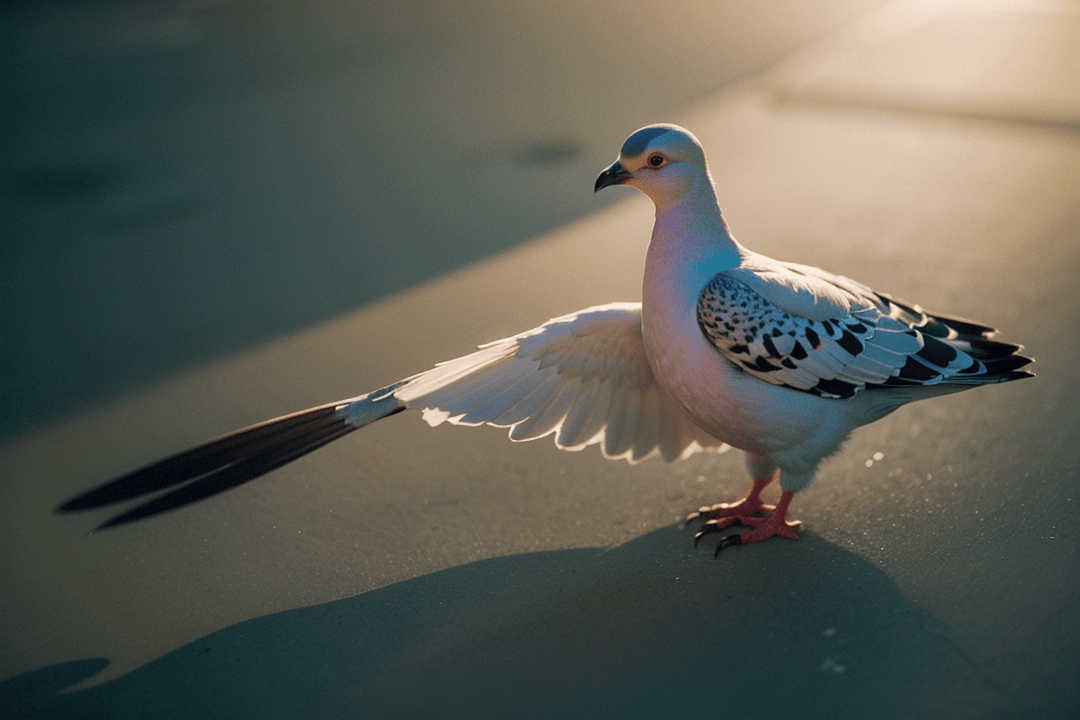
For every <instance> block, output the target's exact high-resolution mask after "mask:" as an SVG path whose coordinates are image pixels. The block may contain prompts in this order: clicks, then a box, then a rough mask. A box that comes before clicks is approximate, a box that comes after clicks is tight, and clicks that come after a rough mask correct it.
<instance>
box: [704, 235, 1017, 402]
mask: <svg viewBox="0 0 1080 720" xmlns="http://www.w3.org/2000/svg"><path fill="white" fill-rule="evenodd" d="M826 288H827V290H826ZM698 324H699V325H700V326H701V329H702V331H703V332H704V333H705V336H706V337H707V338H708V339H709V341H710V342H711V343H712V344H713V345H714V346H715V347H716V348H717V349H718V350H719V351H720V352H721V353H722V354H723V355H724V356H725V357H727V358H728V359H729V360H731V361H732V362H733V363H735V364H736V365H737V366H738V367H740V368H742V369H744V370H745V371H746V372H748V373H750V374H752V375H754V376H755V377H758V378H760V379H762V380H765V381H768V382H770V383H773V384H776V385H785V386H788V387H792V388H795V389H797V390H802V391H805V392H809V393H813V394H815V395H821V396H824V397H834V398H847V397H851V396H853V395H854V394H855V393H856V392H858V391H860V390H864V389H868V388H869V389H877V388H888V387H895V386H910V385H938V384H943V385H957V384H963V385H976V384H984V383H993V382H1004V381H1006V380H1013V379H1016V378H1018V377H1026V376H1027V375H1029V374H1030V373H1027V372H1026V371H1020V370H1018V368H1021V367H1023V366H1024V365H1026V364H1028V363H1029V362H1030V359H1028V358H1025V357H1024V356H1022V355H1018V354H1016V353H1018V352H1019V350H1020V349H1021V348H1020V346H1017V345H1012V344H1010V343H1001V342H997V341H994V340H991V339H990V338H991V336H992V335H993V333H994V330H993V329H992V328H990V327H988V326H986V325H981V324H979V323H974V322H971V321H969V320H962V319H958V318H948V317H945V316H937V315H930V314H927V313H926V312H924V311H923V310H922V309H921V308H919V306H917V305H907V304H904V303H901V302H899V301H896V300H893V299H892V298H890V297H888V296H886V295H880V294H877V293H874V292H873V291H872V290H870V289H869V288H867V287H866V286H864V285H860V284H859V283H856V282H854V281H853V280H848V279H847V278H842V277H839V276H835V275H829V274H828V273H826V272H825V271H823V270H818V269H816V268H809V267H807V266H802V265H792V264H787V263H776V262H774V261H768V262H766V259H761V258H759V257H756V256H755V258H753V262H752V263H750V265H749V266H744V267H740V268H737V269H736V270H733V271H727V272H721V273H719V274H717V275H716V276H715V277H714V278H713V279H712V280H711V281H710V282H709V283H708V284H707V285H706V286H705V288H704V289H703V290H702V291H701V294H700V296H699V297H698Z"/></svg>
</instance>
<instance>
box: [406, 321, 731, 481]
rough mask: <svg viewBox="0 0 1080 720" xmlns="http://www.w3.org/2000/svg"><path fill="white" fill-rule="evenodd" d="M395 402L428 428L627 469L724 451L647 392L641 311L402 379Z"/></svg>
mask: <svg viewBox="0 0 1080 720" xmlns="http://www.w3.org/2000/svg"><path fill="white" fill-rule="evenodd" d="M394 394H395V396H396V397H397V398H398V399H399V400H401V401H402V402H404V403H405V405H406V407H409V408H423V412H424V419H425V420H427V422H428V423H429V424H431V425H438V424H440V423H442V422H450V423H453V424H455V425H480V424H485V423H486V424H488V425H495V426H497V427H509V428H510V438H511V439H512V440H519V441H520V440H533V439H535V438H540V437H544V436H546V435H550V434H552V433H554V434H555V443H556V445H558V446H559V447H560V448H563V449H566V450H579V449H581V448H584V447H586V446H588V445H593V444H600V445H601V449H602V450H603V453H604V455H605V456H607V457H611V458H625V459H627V460H630V461H631V462H636V461H638V460H642V459H644V458H646V457H649V456H650V455H652V454H654V453H656V452H659V453H660V454H661V455H662V456H663V458H664V459H665V460H669V461H671V460H676V459H679V458H682V457H686V456H687V455H690V454H692V453H694V452H697V451H699V450H702V449H705V448H712V449H721V448H723V447H725V446H724V445H723V444H722V443H721V442H720V441H719V440H717V439H716V438H714V437H712V436H711V435H708V434H706V433H704V432H703V431H701V430H700V429H698V428H697V426H695V425H694V424H693V423H692V422H691V421H690V420H689V418H687V417H686V415H685V414H684V413H683V412H682V410H680V409H679V407H678V406H677V405H676V404H675V403H674V401H672V400H671V398H670V397H669V396H668V395H667V393H666V392H664V390H662V389H661V388H660V386H659V385H658V384H657V382H656V379H655V377H654V376H653V374H652V370H651V369H650V368H649V364H648V361H647V360H646V357H645V349H644V346H643V345H642V338H641V305H640V304H638V303H614V304H611V305H603V306H598V307H593V308H588V309H586V310H582V311H580V312H577V313H573V314H572V315H566V316H563V317H559V318H555V319H553V320H549V321H548V322H546V323H544V324H543V325H541V326H540V327H538V328H536V329H534V330H530V331H528V332H525V333H522V334H521V335H517V336H514V337H511V338H506V339H504V340H498V341H496V342H494V343H490V344H488V345H484V346H482V347H481V348H480V349H479V350H478V351H477V352H475V353H473V354H471V355H466V356H464V357H461V358H458V359H456V360H451V361H449V362H446V363H442V364H440V365H438V366H436V367H435V368H433V369H432V370H429V371H427V372H425V373H421V374H420V375H417V376H415V377H413V378H410V379H409V380H408V381H406V383H405V384H404V385H403V386H401V387H400V388H399V389H397V390H396V392H395V393H394Z"/></svg>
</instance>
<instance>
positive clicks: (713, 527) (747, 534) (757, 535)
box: [686, 501, 802, 557]
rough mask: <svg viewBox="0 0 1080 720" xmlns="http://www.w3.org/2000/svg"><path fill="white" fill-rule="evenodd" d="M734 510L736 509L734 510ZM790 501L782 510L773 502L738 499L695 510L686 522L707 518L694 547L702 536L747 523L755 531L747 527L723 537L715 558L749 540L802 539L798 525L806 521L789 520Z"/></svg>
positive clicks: (696, 537) (717, 547)
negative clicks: (788, 506)
mask: <svg viewBox="0 0 1080 720" xmlns="http://www.w3.org/2000/svg"><path fill="white" fill-rule="evenodd" d="M738 510H752V511H753V512H752V513H744V512H738ZM733 511H734V512H733ZM761 513H767V514H765V515H764V517H762V516H760V515H761ZM786 514H787V503H786V502H785V503H784V508H783V510H782V511H778V510H777V509H776V507H775V506H773V505H766V504H764V503H761V502H758V503H756V504H752V503H745V502H742V501H740V502H738V503H720V504H718V505H713V506H712V507H703V508H701V509H700V510H698V511H697V512H695V513H690V515H689V516H688V517H687V518H686V522H690V521H692V520H695V519H697V518H702V519H705V518H706V517H707V516H709V515H714V516H713V517H708V519H705V521H704V522H703V523H702V525H701V530H699V531H698V532H697V534H695V535H694V547H695V548H696V547H697V546H698V543H699V542H700V541H701V538H703V537H705V536H706V535H713V534H715V533H719V532H721V531H723V530H725V529H726V528H728V527H730V526H732V525H736V524H738V525H746V526H748V527H750V528H752V529H751V530H746V531H744V532H741V533H737V534H734V535H725V536H724V537H722V538H720V542H719V543H718V544H717V546H716V550H715V551H714V552H713V557H717V556H719V555H720V551H721V550H723V549H724V548H729V547H731V546H732V545H745V544H746V543H752V542H760V541H762V540H768V539H769V538H771V537H774V536H780V537H786V538H789V539H791V540H798V539H799V536H798V534H797V533H796V532H795V528H797V527H799V525H801V524H802V523H801V522H800V521H798V520H788V519H787V518H786Z"/></svg>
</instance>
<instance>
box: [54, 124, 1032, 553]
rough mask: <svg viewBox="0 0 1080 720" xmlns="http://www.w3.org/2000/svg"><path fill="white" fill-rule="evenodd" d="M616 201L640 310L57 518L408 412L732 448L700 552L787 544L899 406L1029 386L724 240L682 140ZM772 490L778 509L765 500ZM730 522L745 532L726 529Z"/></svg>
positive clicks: (624, 156) (438, 373)
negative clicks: (733, 472) (723, 499)
mask: <svg viewBox="0 0 1080 720" xmlns="http://www.w3.org/2000/svg"><path fill="white" fill-rule="evenodd" d="M614 185H627V186H630V187H632V188H635V189H636V190H639V191H641V192H643V193H644V194H645V195H647V196H648V197H649V198H650V199H651V200H652V201H653V204H654V205H655V206H656V217H655V222H654V225H653V231H652V237H651V241H650V243H649V247H648V250H647V252H646V259H645V271H644V278H643V282H642V297H641V302H640V303H626V302H619V303H612V304H608V305H602V306H596V307H590V308H587V309H585V310H581V311H579V312H576V313H572V314H570V315H565V316H562V317H557V318H554V319H552V320H549V321H548V322H546V323H544V324H543V325H541V326H539V327H537V328H534V329H532V330H528V331H526V332H523V333H521V334H519V335H515V336H513V337H509V338H505V339H502V340H498V341H496V342H492V343H489V344H487V345H482V346H480V347H479V349H478V350H477V351H476V352H474V353H472V354H469V355H465V356H463V357H460V358H457V359H454V360H450V361H448V362H445V363H441V364H439V365H436V366H435V367H434V368H432V369H430V370H428V371H426V372H422V373H419V374H418V375H414V376H412V377H409V378H406V379H404V380H401V381H399V382H397V383H394V384H393V385H390V386H388V387H385V388H382V389H379V390H376V391H374V392H370V393H367V394H365V395H361V396H359V397H355V398H350V399H346V400H341V401H338V402H334V403H330V404H327V405H320V406H318V407H314V408H310V409H308V410H303V411H301V412H298V413H294V414H291V415H286V416H284V417H280V418H276V419H273V420H268V421H266V422H263V423H260V424H258V425H254V426H251V427H249V428H245V429H242V430H238V431H235V432H232V433H229V434H227V435H224V436H222V437H219V438H217V439H214V440H210V441H208V442H205V443H203V444H201V445H199V446H196V447H194V448H192V449H190V450H187V451H184V452H181V453H179V454H177V455H173V456H172V457H169V458H166V459H164V460H161V461H160V462H157V463H154V464H152V465H149V466H147V467H144V468H142V469H139V470H136V471H134V472H132V473H129V474H127V475H124V476H122V477H119V478H117V479H115V480H113V481H110V482H108V483H105V484H104V485H101V486H99V487H97V488H94V489H92V490H90V491H88V492H85V493H83V494H81V495H79V496H77V497H75V498H72V499H71V500H68V501H67V502H65V503H64V504H62V505H61V506H60V507H59V508H58V510H60V511H62V512H71V511H77V510H87V509H91V508H98V507H102V506H105V505H111V504H114V503H118V502H122V501H128V500H132V499H134V498H140V497H143V496H146V495H150V494H155V493H156V496H155V497H153V498H152V499H145V498H144V500H143V502H142V503H141V504H138V505H136V506H135V507H133V508H131V509H128V510H126V511H124V512H121V513H120V514H118V515H116V516H114V517H112V518H111V519H109V520H108V521H106V522H105V523H103V524H102V525H100V526H99V528H98V529H102V528H106V527H112V526H116V525H122V524H125V523H129V522H132V521H135V520H139V519H142V518H147V517H150V516H153V515H157V514H159V513H162V512H165V511H169V510H173V509H176V508H179V507H182V506H185V505H189V504H191V503H194V502H196V501H199V500H202V499H204V498H207V497H210V496H212V495H215V494H218V493H220V492H223V491H225V490H228V489H230V488H233V487H236V486H238V485H241V484H243V483H246V482H249V481H251V480H253V479H255V478H257V477H259V476H261V475H263V474H265V473H268V472H270V471H272V470H274V469H275V468H278V467H280V466H281V465H284V464H285V463H288V462H291V461H292V460H295V459H296V458H299V457H301V456H302V455H304V454H306V453H309V452H311V451H312V450H315V449H317V448H319V447H321V446H323V445H325V444H326V443H328V442H331V441H333V440H336V439H337V438H339V437H342V436H343V435H345V434H347V433H350V432H352V431H354V430H357V429H358V428H361V427H363V426H365V425H367V424H369V423H371V422H374V421H376V420H379V419H382V418H384V417H388V416H390V415H394V414H396V413H399V412H402V411H404V410H411V409H419V410H420V411H421V413H422V416H423V418H424V420H426V421H427V422H428V423H429V424H430V425H432V426H435V425H439V424H441V423H444V422H448V423H452V424H455V425H470V426H475V425H484V424H487V425H493V426H497V427H506V428H509V434H510V439H511V440H515V441H525V440H533V439H536V438H541V437H545V436H548V435H554V440H555V444H556V445H557V446H558V447H560V448H563V449H566V450H579V449H582V448H584V447H587V446H590V445H599V446H600V450H601V452H602V453H603V454H604V455H605V456H606V457H610V458H623V459H626V460H628V461H630V462H638V461H641V460H644V459H645V458H648V457H651V456H654V455H659V456H660V457H662V458H663V459H664V460H667V461H674V460H678V459H681V458H685V457H688V456H689V455H692V454H694V453H696V452H700V451H705V450H711V451H720V450H723V449H726V448H727V447H734V448H737V449H739V450H742V451H743V452H744V453H745V462H746V467H747V470H748V472H749V475H750V483H751V484H750V489H749V490H748V491H747V493H746V494H745V495H744V496H743V497H742V498H740V499H738V500H736V501H734V502H729V503H719V504H716V505H713V506H709V507H703V508H700V509H699V510H697V511H696V512H692V513H690V514H689V516H688V517H687V522H690V521H700V522H701V528H700V530H699V532H698V533H697V535H696V536H695V545H696V544H697V542H698V540H700V539H701V538H702V537H704V536H706V535H709V534H713V533H721V538H720V540H719V542H718V545H717V547H716V549H715V553H716V554H719V552H720V551H721V550H723V549H724V548H727V547H731V546H733V545H737V544H747V543H752V542H758V541H762V540H765V539H768V538H771V537H774V536H779V537H785V538H791V539H796V538H797V532H796V528H797V527H798V526H799V524H800V523H799V521H797V520H792V519H789V518H788V516H787V514H788V507H789V505H790V503H791V501H792V498H793V497H794V494H795V493H796V492H798V491H800V490H802V489H803V488H805V487H806V486H807V485H809V484H810V482H811V481H812V480H813V479H814V475H815V473H816V471H817V468H818V466H819V464H820V463H821V461H822V460H823V459H824V458H826V457H829V456H830V455H832V454H833V453H835V452H837V450H838V449H839V447H840V445H841V444H842V443H843V441H844V440H845V439H846V438H847V437H848V436H849V435H850V434H851V432H852V431H854V430H855V429H856V428H858V427H860V426H862V425H866V424H868V423H872V422H874V421H875V420H878V419H880V418H882V417H884V416H886V415H888V414H889V413H891V412H892V411H894V410H896V409H897V408H899V407H901V406H902V405H906V404H907V403H910V402H914V401H916V400H922V399H924V398H930V397H936V396H938V395H946V394H949V393H954V392H959V391H961V390H967V389H969V388H973V387H976V386H979V385H986V384H991V383H1002V382H1008V381H1011V380H1018V379H1021V378H1026V377H1032V376H1033V374H1032V373H1031V372H1029V371H1027V370H1024V369H1022V368H1024V367H1025V366H1027V365H1028V364H1029V363H1031V362H1032V360H1031V358H1028V357H1025V356H1024V355H1021V354H1020V351H1021V350H1022V349H1023V348H1022V346H1020V345H1016V344H1012V343H1006V342H1000V341H997V340H994V339H993V336H994V334H995V333H996V330H994V328H992V327H990V326H988V325H984V324H982V323H978V322H973V321H970V320H964V319H961V318H957V317H952V316H949V315H941V314H935V313H928V312H926V311H924V310H923V309H922V308H920V307H919V306H918V305H914V304H909V303H906V302H903V301H901V300H898V299H895V298H893V297H891V296H889V295H886V294H884V293H879V292H875V291H874V290H872V289H870V288H869V287H867V286H866V285H863V284H861V283H858V282H856V281H854V280H850V279H848V278H846V277H842V276H840V275H834V274H832V273H829V272H826V271H825V270H821V269H818V268H816V267H811V266H808V265H800V264H796V263H791V262H781V261H777V260H773V259H771V258H768V257H766V256H764V255H760V254H758V253H755V252H753V251H751V250H748V249H746V248H745V247H743V246H742V245H741V244H740V243H739V242H737V241H736V240H735V238H734V237H733V236H732V234H731V232H730V230H729V228H728V225H727V222H726V220H725V218H724V215H723V213H722V212H721V210H720V206H719V204H718V202H717V197H716V192H715V188H714V185H713V181H712V177H711V175H710V173H709V168H708V165H707V163H706V160H705V153H704V150H703V149H702V146H701V143H700V142H699V141H698V139H697V138H696V137H694V135H693V134H692V133H690V132H689V131H688V130H685V129H683V128H681V127H679V126H677V125H670V124H660V125H650V126H648V127H644V128H642V129H640V130H638V131H636V132H634V133H633V134H632V135H630V137H629V138H627V139H626V141H625V142H624V143H623V145H622V148H621V150H620V152H619V156H618V158H617V159H616V161H615V162H614V163H612V164H611V165H610V166H609V167H607V168H606V169H605V170H603V171H602V172H601V173H600V175H599V177H597V179H596V182H595V185H594V192H598V191H600V190H602V189H604V188H607V187H610V186H614ZM777 478H779V484H780V489H781V492H780V498H779V500H778V501H777V502H776V503H775V504H771V503H766V502H764V501H763V500H762V498H761V493H762V491H763V490H764V489H765V488H766V486H768V485H769V484H770V483H772V482H773V481H775V480H777ZM732 526H744V527H746V528H748V529H746V530H743V531H742V532H738V533H734V532H722V531H724V530H725V528H728V527H732Z"/></svg>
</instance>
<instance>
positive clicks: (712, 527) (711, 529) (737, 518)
mask: <svg viewBox="0 0 1080 720" xmlns="http://www.w3.org/2000/svg"><path fill="white" fill-rule="evenodd" d="M755 521H757V522H755ZM761 521H762V518H756V517H751V516H749V515H728V516H726V517H720V518H712V519H710V520H706V521H705V522H704V523H703V524H702V526H701V530H698V532H697V533H696V534H695V535H694V547H695V548H697V546H698V543H699V542H701V538H703V537H705V536H706V535H712V534H714V533H718V532H721V531H722V530H724V529H725V528H728V527H730V526H732V525H735V524H736V523H737V524H739V525H757V524H759V523H760V522H761ZM742 535H743V534H742V533H738V534H736V535H726V536H724V537H722V538H720V542H719V543H718V544H717V546H716V550H715V551H714V552H713V557H716V556H718V555H719V554H720V551H721V550H723V549H724V548H728V547H731V546H732V545H739V544H740V543H742V542H743V540H742Z"/></svg>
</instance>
